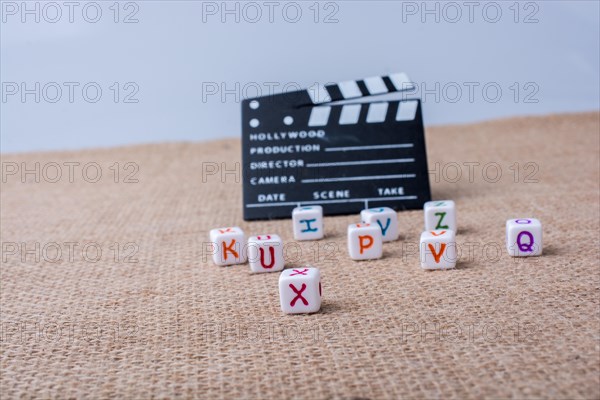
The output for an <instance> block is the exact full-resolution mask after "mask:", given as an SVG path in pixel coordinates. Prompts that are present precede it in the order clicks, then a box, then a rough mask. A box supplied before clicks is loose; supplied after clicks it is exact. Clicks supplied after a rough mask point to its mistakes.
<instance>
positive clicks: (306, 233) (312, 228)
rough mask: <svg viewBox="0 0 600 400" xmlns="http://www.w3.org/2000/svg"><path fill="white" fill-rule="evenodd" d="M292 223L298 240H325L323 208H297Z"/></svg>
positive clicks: (293, 212) (293, 213)
mask: <svg viewBox="0 0 600 400" xmlns="http://www.w3.org/2000/svg"><path fill="white" fill-rule="evenodd" d="M292 221H293V224H294V238H295V239H296V240H318V239H323V235H324V231H323V207H321V206H303V207H296V208H294V210H293V211H292Z"/></svg>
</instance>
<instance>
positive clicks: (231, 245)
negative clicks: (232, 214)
mask: <svg viewBox="0 0 600 400" xmlns="http://www.w3.org/2000/svg"><path fill="white" fill-rule="evenodd" d="M209 236H210V241H211V242H212V245H213V253H212V257H213V261H214V263H215V264H217V265H220V266H225V265H233V264H243V263H245V262H246V248H245V245H246V240H245V236H244V231H242V229H241V228H238V227H237V226H234V227H229V228H218V229H211V231H210V234H209Z"/></svg>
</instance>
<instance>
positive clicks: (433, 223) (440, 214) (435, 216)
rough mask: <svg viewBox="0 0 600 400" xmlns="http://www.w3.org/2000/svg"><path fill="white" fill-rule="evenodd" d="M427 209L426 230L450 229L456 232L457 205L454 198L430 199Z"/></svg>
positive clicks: (425, 209)
mask: <svg viewBox="0 0 600 400" xmlns="http://www.w3.org/2000/svg"><path fill="white" fill-rule="evenodd" d="M423 210H424V211H425V230H426V231H435V230H439V229H450V230H452V231H454V232H455V233H456V231H457V230H456V229H457V226H456V207H455V205H454V202H453V201H452V200H437V201H428V202H427V203H425V205H424V206H423Z"/></svg>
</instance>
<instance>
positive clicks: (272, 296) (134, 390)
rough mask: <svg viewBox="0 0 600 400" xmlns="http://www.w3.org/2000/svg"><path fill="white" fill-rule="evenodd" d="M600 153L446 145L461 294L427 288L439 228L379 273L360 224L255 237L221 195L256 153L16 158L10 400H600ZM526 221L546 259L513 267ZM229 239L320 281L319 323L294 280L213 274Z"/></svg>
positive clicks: (4, 359)
mask: <svg viewBox="0 0 600 400" xmlns="http://www.w3.org/2000/svg"><path fill="white" fill-rule="evenodd" d="M599 136H600V124H599V114H597V113H588V114H578V115H561V116H549V117H544V118H520V119H511V120H504V121H496V122H488V123H481V124H476V125H467V126H452V127H439V128H429V129H427V145H428V152H429V154H428V155H429V164H430V169H431V180H432V191H433V196H434V198H435V199H453V200H455V201H456V204H457V208H458V223H459V226H460V231H459V235H458V237H457V240H458V243H459V245H460V246H461V260H460V261H459V264H458V267H457V268H456V269H454V270H450V271H444V272H441V271H433V272H425V271H423V270H421V269H420V268H419V263H418V255H417V254H416V252H415V249H416V246H415V243H416V242H417V241H418V239H419V235H420V233H421V229H422V225H423V214H422V212H421V211H410V212H403V213H400V214H399V218H400V226H401V231H402V237H401V240H400V241H398V242H395V243H389V244H386V245H385V250H384V258H383V259H381V260H378V261H371V262H360V263H356V262H352V261H351V260H350V259H349V258H348V256H347V252H346V250H345V246H346V241H345V233H346V226H347V224H349V223H351V222H353V221H356V219H357V217H356V216H342V217H332V218H329V217H328V218H326V220H325V224H326V235H327V237H326V239H325V240H323V241H321V242H303V243H298V244H295V242H294V241H293V239H292V231H291V228H290V221H289V220H278V221H264V222H250V223H249V222H244V221H243V220H242V212H241V211H242V210H241V183H240V182H239V181H238V182H236V176H235V174H225V175H224V176H221V175H220V173H219V174H213V175H208V176H205V182H203V181H202V171H203V169H204V171H205V172H206V171H209V172H211V171H214V166H215V164H213V163H216V165H217V166H218V168H219V171H221V170H223V169H227V170H233V169H235V166H234V162H237V161H239V159H240V142H239V140H223V141H217V142H208V143H179V144H158V145H144V146H131V147H122V148H116V149H98V150H83V151H76V152H60V153H29V154H20V155H4V156H3V160H2V162H3V173H4V175H5V176H3V183H2V191H1V192H2V197H1V200H2V220H1V222H2V246H3V247H2V251H3V254H2V256H3V260H2V271H1V281H2V291H1V310H2V317H1V320H2V342H1V344H2V348H1V366H2V374H1V396H2V398H3V399H9V398H28V397H43V398H79V397H91V398H108V397H113V396H119V397H122V398H150V397H154V398H175V397H200V398H211V399H212V398H236V397H240V398H481V397H486V398H498V397H500V398H505V397H513V398H539V397H550V398H563V399H573V398H599V397H600V348H599V338H600V324H599V321H600V317H599V312H600V308H599V304H600V301H599V297H600V292H599V287H600V267H599V244H600V243H599V217H600V215H599V211H600V210H599ZM65 162H72V163H74V164H67V165H64V163H65ZM222 162H226V163H227V164H225V165H222V164H221V163H222ZM35 163H40V164H39V165H40V167H39V168H40V173H39V174H38V176H37V178H36V174H35V173H30V174H29V175H26V176H25V181H26V182H25V183H23V182H22V180H23V179H22V176H21V172H22V170H23V169H24V168H25V169H30V170H31V169H35V168H36V167H35ZM52 163H57V164H59V166H61V170H62V176H61V177H60V179H58V181H57V182H54V183H53V181H55V180H56V166H55V165H54V164H52ZM77 163H78V164H77ZM90 163H96V164H90ZM115 163H118V164H115ZM128 163H132V164H128ZM471 163H479V165H477V164H471ZM494 163H495V164H494ZM515 163H518V165H516V164H515ZM15 165H16V167H17V168H19V170H18V172H16V173H14V174H13V172H14V170H15ZM69 165H70V166H72V168H73V171H72V172H73V175H72V176H71V177H69V176H68V174H69ZM90 165H91V166H90ZM209 165H210V167H207V166H209ZM457 166H459V167H460V170H461V172H462V175H461V176H460V178H458V179H457V171H458V169H459V168H457ZM84 167H85V169H86V170H85V171H83V169H84ZM136 168H139V171H138V172H137V173H136V172H135V169H136ZM97 170H100V171H101V172H102V176H101V178H100V179H98V180H97V182H95V183H94V182H93V181H94V180H96V175H95V173H96V172H97ZM498 170H501V172H502V176H501V177H500V178H499V179H498V178H497V173H498ZM116 171H119V174H118V175H117V174H116ZM516 171H518V174H517V172H516ZM469 172H472V174H470V176H469ZM38 178H39V179H38ZM237 178H239V176H238V177H237ZM36 179H38V180H39V182H35V180H36ZM136 179H137V181H138V182H137V183H136V182H135V180H136ZM496 180H497V181H496ZM71 181H72V182H71ZM115 181H116V182H115ZM125 181H129V182H125ZM528 216H532V217H536V218H539V219H540V220H541V221H542V223H543V224H544V242H545V243H544V255H543V256H542V257H539V258H535V259H532V258H530V259H512V258H510V257H509V256H508V255H507V253H506V251H505V249H504V243H503V240H504V233H505V231H504V224H505V221H506V219H508V218H512V217H528ZM227 225H239V226H241V227H242V228H243V229H244V230H245V231H246V233H247V234H257V233H269V232H275V233H279V234H280V235H281V236H282V237H283V239H284V240H285V241H286V243H287V246H286V251H287V257H288V260H289V263H288V265H290V266H292V265H306V264H311V265H315V266H318V267H320V268H321V274H322V282H323V292H324V304H323V307H322V310H321V312H320V313H317V314H313V315H294V316H287V315H283V314H282V313H281V311H280V309H279V298H278V287H277V280H278V274H262V275H250V274H249V267H248V266H247V265H239V266H234V267H230V268H222V267H216V266H214V265H213V264H212V262H210V259H207V260H204V259H203V258H204V256H205V255H204V254H203V252H204V247H203V243H204V242H206V241H207V240H208V231H209V229H211V228H214V227H221V226H227ZM36 246H39V249H38V248H37V247H36ZM117 249H118V250H117ZM70 250H72V251H70ZM59 251H60V253H58V252H59ZM99 251H101V252H102V254H101V255H100V256H98V252H99ZM59 256H60V257H59ZM38 258H39V260H38ZM136 260H137V262H135V261H136Z"/></svg>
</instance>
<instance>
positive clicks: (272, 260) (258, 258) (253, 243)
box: [248, 234, 285, 273]
mask: <svg viewBox="0 0 600 400" xmlns="http://www.w3.org/2000/svg"><path fill="white" fill-rule="evenodd" d="M248 261H249V263H250V270H252V272H254V273H259V272H275V271H281V270H282V269H283V265H284V263H285V261H284V258H283V241H282V240H281V238H280V237H279V236H278V235H273V234H271V235H259V236H252V237H250V239H248Z"/></svg>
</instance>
